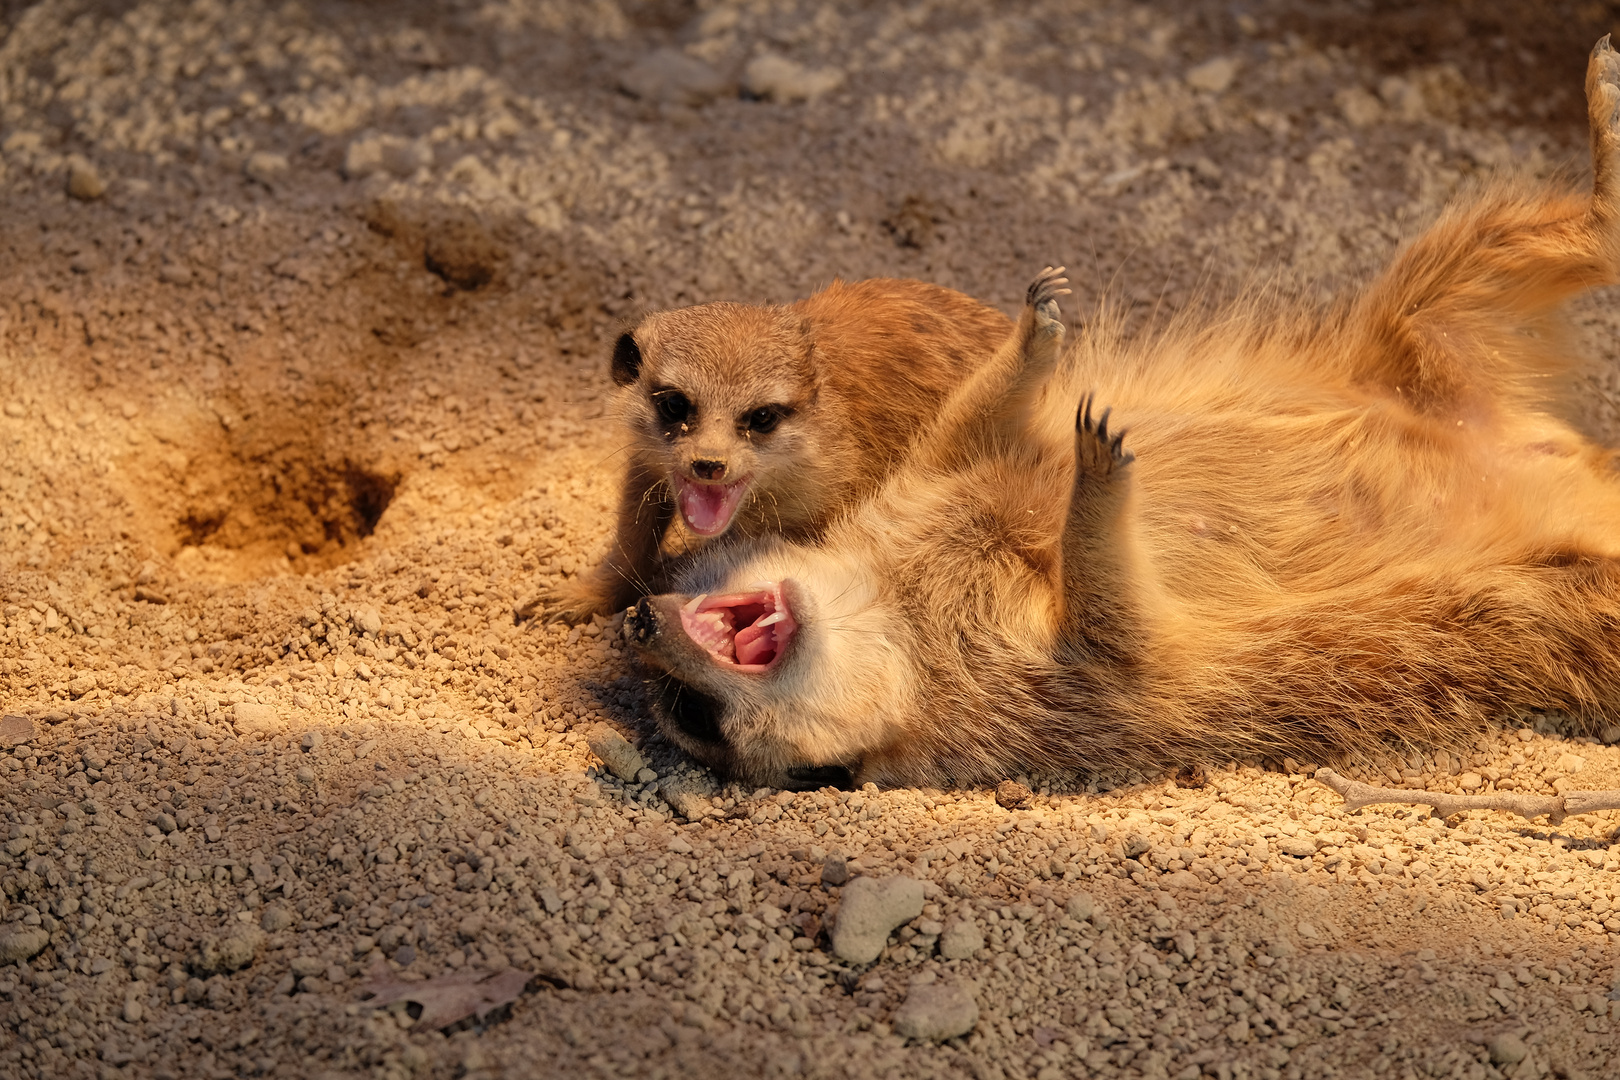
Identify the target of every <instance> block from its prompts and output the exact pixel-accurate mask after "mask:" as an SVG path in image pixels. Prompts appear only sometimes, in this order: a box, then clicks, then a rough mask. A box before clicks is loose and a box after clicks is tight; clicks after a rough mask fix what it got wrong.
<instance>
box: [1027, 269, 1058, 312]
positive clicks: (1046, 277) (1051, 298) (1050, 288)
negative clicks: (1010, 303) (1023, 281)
mask: <svg viewBox="0 0 1620 1080" xmlns="http://www.w3.org/2000/svg"><path fill="white" fill-rule="evenodd" d="M1064 269H1065V267H1062V266H1048V267H1047V268H1046V269H1045V270H1042V271H1041V272H1040V273H1039V274H1038V275H1036V278H1035V280H1034V281H1032V282H1030V285H1029V291H1028V292H1027V293H1025V294H1024V302H1025V303H1027V304H1028V305H1029V306H1030V307H1032V308H1034V309H1035V313H1036V314H1037V315H1039V316H1041V318H1043V319H1046V320H1050V321H1053V322H1055V321H1057V317H1058V306H1057V298H1058V297H1060V296H1068V295H1069V290H1068V289H1065V288H1064V286H1065V285H1067V284H1068V283H1069V279H1068V278H1066V277H1064V276H1063V271H1064Z"/></svg>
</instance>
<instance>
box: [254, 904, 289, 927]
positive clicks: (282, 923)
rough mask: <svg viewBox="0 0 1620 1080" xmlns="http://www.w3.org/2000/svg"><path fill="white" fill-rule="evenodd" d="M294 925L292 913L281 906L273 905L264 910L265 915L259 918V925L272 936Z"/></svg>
mask: <svg viewBox="0 0 1620 1080" xmlns="http://www.w3.org/2000/svg"><path fill="white" fill-rule="evenodd" d="M292 924H293V917H292V912H290V911H288V910H287V909H286V908H284V907H282V906H281V905H280V904H271V905H270V906H269V907H267V908H265V909H264V914H263V915H261V916H259V925H260V926H262V927H263V928H264V929H265V930H266V931H267V932H269V933H272V934H273V933H275V932H276V931H278V930H285V929H287V927H289V926H291V925H292Z"/></svg>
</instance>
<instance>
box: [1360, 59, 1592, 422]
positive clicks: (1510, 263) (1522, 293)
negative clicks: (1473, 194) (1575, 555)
mask: <svg viewBox="0 0 1620 1080" xmlns="http://www.w3.org/2000/svg"><path fill="white" fill-rule="evenodd" d="M1586 89H1587V101H1588V112H1589V116H1590V120H1591V128H1592V132H1591V135H1592V158H1593V161H1592V164H1593V173H1594V183H1593V190H1592V192H1591V194H1590V195H1589V196H1585V197H1583V196H1579V195H1573V194H1552V193H1549V192H1547V191H1545V190H1541V189H1539V188H1535V187H1532V186H1528V185H1525V184H1518V185H1505V186H1501V187H1498V188H1497V189H1496V190H1494V191H1488V192H1487V193H1485V194H1484V196H1483V197H1481V198H1479V199H1477V200H1474V201H1472V202H1470V203H1469V204H1467V205H1466V206H1463V207H1460V208H1457V209H1454V210H1452V211H1449V212H1447V213H1446V214H1444V215H1442V217H1441V218H1440V220H1439V221H1437V222H1436V223H1435V224H1434V225H1433V226H1432V227H1431V228H1430V229H1429V230H1428V231H1427V232H1425V233H1424V234H1423V235H1422V236H1420V237H1418V238H1417V239H1416V240H1415V241H1414V242H1413V243H1412V244H1410V245H1409V246H1408V247H1407V248H1406V249H1405V250H1404V251H1403V252H1401V253H1400V255H1398V256H1397V257H1396V259H1395V261H1394V263H1393V264H1392V265H1391V266H1390V268H1389V269H1388V270H1387V271H1385V272H1384V273H1383V274H1382V275H1381V276H1380V277H1379V278H1378V279H1377V280H1376V281H1374V282H1373V284H1372V286H1371V287H1370V288H1369V289H1368V290H1367V291H1366V293H1364V294H1363V296H1362V297H1361V298H1360V300H1359V301H1358V302H1357V304H1356V305H1355V308H1354V309H1353V310H1352V312H1351V313H1350V325H1352V326H1356V327H1359V328H1361V332H1360V333H1359V334H1358V335H1357V336H1358V337H1359V338H1360V340H1359V341H1356V342H1354V343H1353V344H1352V346H1351V348H1350V352H1349V356H1348V362H1349V368H1350V370H1349V372H1348V374H1349V375H1350V377H1351V379H1352V380H1353V381H1356V382H1362V383H1368V384H1372V385H1376V386H1380V387H1382V388H1383V389H1385V390H1387V391H1389V392H1392V393H1394V394H1396V395H1397V396H1399V397H1400V398H1402V399H1403V400H1405V401H1406V402H1408V403H1409V404H1410V405H1412V407H1414V408H1415V409H1416V410H1418V411H1419V412H1424V413H1442V414H1444V413H1447V412H1450V411H1454V410H1456V409H1458V408H1460V407H1462V406H1464V405H1467V404H1469V403H1477V402H1479V401H1483V400H1487V399H1495V400H1503V399H1518V400H1521V401H1523V400H1525V399H1526V398H1527V397H1528V398H1531V399H1533V398H1534V397H1536V396H1537V394H1538V391H1540V392H1544V390H1543V387H1542V386H1538V385H1537V382H1538V381H1539V382H1541V383H1542V384H1543V386H1544V384H1545V378H1546V377H1547V376H1553V375H1558V374H1562V373H1563V371H1564V370H1565V368H1566V367H1567V364H1568V355H1569V350H1566V349H1563V348H1560V347H1558V346H1557V345H1556V344H1554V343H1553V341H1552V340H1549V339H1555V338H1556V336H1557V335H1555V334H1548V333H1547V331H1548V330H1550V329H1551V327H1550V325H1549V320H1550V318H1551V317H1552V316H1553V315H1554V314H1555V313H1556V309H1557V308H1558V306H1559V305H1560V304H1562V303H1563V302H1564V301H1566V300H1568V299H1569V298H1570V297H1571V296H1573V295H1575V294H1577V293H1580V292H1584V291H1585V290H1587V289H1591V288H1596V287H1598V286H1602V285H1608V284H1612V283H1613V282H1615V281H1616V280H1620V227H1617V226H1620V221H1617V215H1620V128H1617V124H1620V56H1617V55H1616V53H1615V51H1614V49H1613V48H1612V47H1611V46H1610V45H1609V40H1608V38H1604V39H1603V40H1602V41H1600V42H1598V45H1597V47H1596V48H1595V49H1594V50H1593V51H1592V59H1591V63H1590V66H1589V67H1588V71H1587V79H1586ZM1527 330H1529V331H1535V333H1531V334H1526V333H1525V331H1527Z"/></svg>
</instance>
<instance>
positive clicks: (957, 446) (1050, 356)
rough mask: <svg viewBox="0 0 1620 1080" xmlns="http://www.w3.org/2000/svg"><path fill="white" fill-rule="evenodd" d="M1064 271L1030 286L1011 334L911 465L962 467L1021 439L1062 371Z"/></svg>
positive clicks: (1050, 271)
mask: <svg viewBox="0 0 1620 1080" xmlns="http://www.w3.org/2000/svg"><path fill="white" fill-rule="evenodd" d="M1063 270H1064V268H1063V267H1061V266H1058V267H1051V266H1048V267H1047V268H1046V269H1044V270H1042V271H1041V272H1040V274H1039V275H1038V276H1037V277H1036V278H1035V281H1034V282H1033V283H1031V285H1030V287H1029V291H1028V292H1027V293H1026V295H1025V302H1024V309H1023V311H1022V312H1020V313H1019V316H1018V322H1017V324H1016V325H1015V326H1014V327H1013V331H1012V333H1011V334H1009V335H1008V337H1007V340H1006V341H1005V342H1003V344H1002V346H1001V348H999V349H997V350H996V352H995V353H994V354H992V355H991V357H990V358H989V360H987V361H986V362H985V363H984V365H983V366H981V367H980V368H979V369H978V370H977V371H976V372H974V373H973V375H972V376H971V377H970V378H969V379H968V381H967V382H966V383H964V384H963V385H962V387H961V388H960V389H958V390H957V392H956V393H955V394H953V395H952V396H951V398H950V400H949V401H947V402H946V404H945V407H944V408H943V409H942V410H941V411H940V414H939V416H938V417H937V418H936V420H935V421H934V423H933V424H932V425H930V426H929V427H928V428H927V430H926V431H925V432H924V434H923V435H922V437H921V438H920V439H919V440H918V442H917V445H916V447H915V448H914V450H913V454H912V462H911V463H912V464H914V465H918V466H922V467H924V468H937V469H949V468H952V467H958V466H960V465H961V464H962V463H964V462H967V461H971V460H974V459H975V458H977V457H980V456H982V455H983V454H986V453H994V452H995V451H996V450H997V448H999V447H1003V446H1005V445H1006V444H1007V442H1008V441H1009V440H1011V439H1015V438H1017V437H1018V436H1019V435H1020V434H1022V432H1023V429H1024V426H1025V425H1026V424H1027V423H1028V420H1029V413H1030V403H1031V401H1033V399H1034V397H1035V395H1036V394H1038V393H1039V392H1040V389H1041V387H1042V386H1044V385H1045V383H1046V380H1047V379H1049V378H1050V377H1051V375H1052V372H1053V371H1054V370H1055V369H1056V367H1057V359H1058V352H1059V349H1060V348H1061V346H1062V343H1063V334H1064V329H1063V323H1062V321H1061V319H1060V318H1059V312H1058V306H1057V298H1058V297H1060V296H1067V295H1068V294H1069V290H1068V289H1066V288H1064V286H1065V285H1067V284H1068V282H1069V279H1068V278H1066V277H1064V276H1063Z"/></svg>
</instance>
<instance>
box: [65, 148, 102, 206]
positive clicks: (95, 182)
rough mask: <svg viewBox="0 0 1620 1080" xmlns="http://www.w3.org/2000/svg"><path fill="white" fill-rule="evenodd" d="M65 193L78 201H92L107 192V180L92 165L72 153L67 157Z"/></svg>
mask: <svg viewBox="0 0 1620 1080" xmlns="http://www.w3.org/2000/svg"><path fill="white" fill-rule="evenodd" d="M67 193H68V194H69V195H71V196H73V197H74V198H75V199H78V200H79V201H80V202H93V201H95V200H96V199H99V198H101V197H102V196H103V195H105V194H106V193H107V182H106V181H105V180H103V179H102V178H101V173H99V172H97V171H96V167H95V166H94V165H92V164H90V163H89V162H88V161H86V160H85V159H84V158H82V157H79V156H78V155H74V156H73V157H71V158H69V159H68V173H67Z"/></svg>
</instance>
